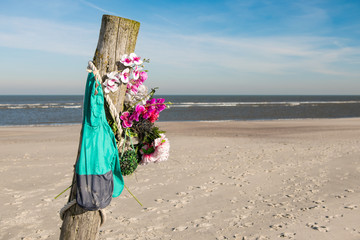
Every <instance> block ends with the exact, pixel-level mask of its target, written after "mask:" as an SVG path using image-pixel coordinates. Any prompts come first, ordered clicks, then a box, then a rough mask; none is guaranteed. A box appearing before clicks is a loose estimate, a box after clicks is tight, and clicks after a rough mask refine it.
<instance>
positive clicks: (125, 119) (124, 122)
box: [120, 112, 132, 128]
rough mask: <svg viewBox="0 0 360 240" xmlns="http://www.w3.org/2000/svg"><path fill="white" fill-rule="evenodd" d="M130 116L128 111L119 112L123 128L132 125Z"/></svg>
mask: <svg viewBox="0 0 360 240" xmlns="http://www.w3.org/2000/svg"><path fill="white" fill-rule="evenodd" d="M130 117H131V116H130V113H129V112H123V114H121V117H120V119H121V120H122V126H123V128H129V127H132V120H131V119H130Z"/></svg>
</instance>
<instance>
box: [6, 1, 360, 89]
mask: <svg viewBox="0 0 360 240" xmlns="http://www.w3.org/2000/svg"><path fill="white" fill-rule="evenodd" d="M359 12H360V1H358V0H354V1H352V0H347V1H343V0H341V1H336V0H324V1H317V0H312V1H310V0H306V1H305V0H303V1H297V0H264V1H260V0H259V1H255V0H229V1H227V0H224V1H196V0H194V1H180V0H179V1H164V0H157V1H150V0H149V1H122V0H103V1H99V0H97V1H95V0H63V1H60V0H31V1H28V0H1V8H0V51H1V54H0V69H1V72H2V74H1V75H0V83H1V88H0V94H83V91H84V85H85V81H86V71H85V70H86V66H87V61H88V60H90V59H92V57H93V54H94V51H95V49H96V44H97V40H98V34H99V30H100V24H101V17H102V15H103V14H111V15H117V16H121V17H125V18H130V19H133V20H137V21H139V22H140V23H141V26H140V32H139V36H138V41H137V46H136V53H137V54H138V55H140V56H142V57H146V58H150V59H151V62H150V63H149V64H147V69H148V70H149V79H148V80H147V82H146V85H147V86H149V87H159V88H160V90H159V91H158V93H159V94H360V14H359Z"/></svg>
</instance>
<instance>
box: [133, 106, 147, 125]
mask: <svg viewBox="0 0 360 240" xmlns="http://www.w3.org/2000/svg"><path fill="white" fill-rule="evenodd" d="M144 111H145V107H144V106H143V105H140V104H138V105H136V107H135V110H134V112H133V113H132V115H131V119H132V120H133V121H139V117H140V116H141V114H143V113H144Z"/></svg>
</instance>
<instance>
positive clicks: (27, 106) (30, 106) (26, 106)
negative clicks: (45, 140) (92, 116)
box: [0, 103, 82, 109]
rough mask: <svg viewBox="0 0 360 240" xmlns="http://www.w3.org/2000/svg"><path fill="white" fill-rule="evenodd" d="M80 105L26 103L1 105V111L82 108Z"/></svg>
mask: <svg viewBox="0 0 360 240" xmlns="http://www.w3.org/2000/svg"><path fill="white" fill-rule="evenodd" d="M81 107H82V104H80V103H26V104H0V109H39V108H43V109H45V108H81Z"/></svg>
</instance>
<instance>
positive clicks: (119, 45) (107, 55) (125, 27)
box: [60, 15, 140, 240]
mask: <svg viewBox="0 0 360 240" xmlns="http://www.w3.org/2000/svg"><path fill="white" fill-rule="evenodd" d="M139 28H140V23H139V22H136V21H134V20H130V19H125V18H121V17H116V16H110V15H104V16H103V18H102V23H101V29H100V34H99V40H98V45H97V48H96V51H95V54H94V59H93V62H94V64H95V66H96V67H97V69H98V70H99V73H100V75H101V76H102V78H103V81H104V80H105V79H106V73H107V72H112V71H118V70H123V69H124V68H125V67H124V66H123V65H122V64H120V62H119V61H120V59H121V56H122V55H123V54H130V53H132V52H134V51H135V45H136V39H137V35H138V32H139ZM125 91H126V84H122V85H121V86H120V89H119V90H118V91H117V92H115V93H111V95H110V97H111V99H112V101H113V103H114V104H115V106H116V109H117V110H118V112H121V111H122V108H123V102H124V98H125ZM81 135H82V134H80V136H81ZM80 147H81V137H80V141H79V148H78V149H79V150H78V154H77V157H76V160H77V159H78V157H79V153H80ZM75 198H76V183H75V174H74V176H73V187H72V188H71V194H70V197H69V202H70V201H71V200H73V199H75ZM100 223H101V216H100V213H99V211H86V210H84V209H83V208H81V207H79V206H78V205H77V204H75V205H74V206H72V207H71V208H70V209H69V210H68V211H66V212H65V214H64V220H63V224H62V227H61V233H60V239H61V240H75V239H76V240H77V239H86V240H92V239H96V238H97V236H98V233H99V227H100Z"/></svg>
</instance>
